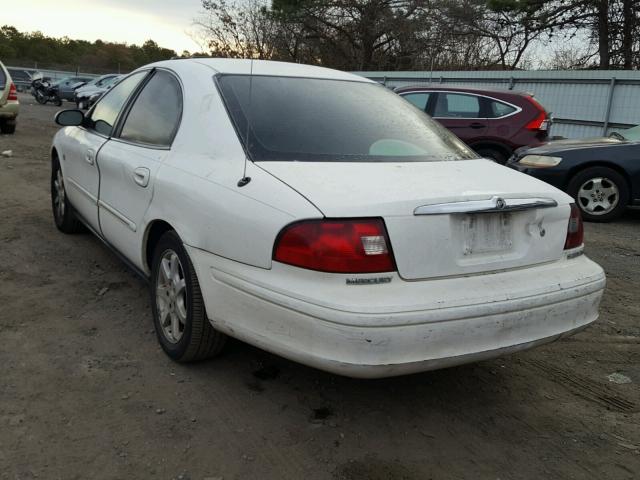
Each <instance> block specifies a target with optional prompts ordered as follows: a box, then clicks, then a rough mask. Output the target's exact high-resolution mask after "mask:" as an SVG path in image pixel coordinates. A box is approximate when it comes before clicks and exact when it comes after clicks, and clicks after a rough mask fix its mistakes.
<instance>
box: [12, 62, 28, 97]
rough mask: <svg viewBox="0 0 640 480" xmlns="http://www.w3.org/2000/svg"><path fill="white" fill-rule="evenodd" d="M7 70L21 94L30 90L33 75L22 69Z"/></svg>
mask: <svg viewBox="0 0 640 480" xmlns="http://www.w3.org/2000/svg"><path fill="white" fill-rule="evenodd" d="M7 70H8V72H9V75H11V78H12V79H13V83H14V84H15V85H16V88H17V89H18V91H19V92H24V91H26V90H28V89H29V87H30V86H31V74H30V73H29V72H27V71H26V70H22V69H20V68H7Z"/></svg>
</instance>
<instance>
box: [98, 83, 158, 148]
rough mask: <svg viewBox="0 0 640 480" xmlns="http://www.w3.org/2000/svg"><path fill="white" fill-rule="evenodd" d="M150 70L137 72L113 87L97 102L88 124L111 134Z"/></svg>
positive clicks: (105, 133)
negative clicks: (125, 107) (132, 95)
mask: <svg viewBox="0 0 640 480" xmlns="http://www.w3.org/2000/svg"><path fill="white" fill-rule="evenodd" d="M147 73H148V72H137V73H134V74H133V75H131V76H129V77H127V78H126V79H124V80H123V81H122V82H120V83H119V84H118V85H117V86H115V87H113V88H112V89H111V90H110V91H109V93H107V94H106V95H105V96H104V97H102V99H100V101H99V102H98V103H97V104H96V106H95V107H94V109H93V111H92V112H91V115H90V116H89V119H88V126H89V128H92V129H93V130H95V131H96V132H98V133H101V134H102V135H106V136H109V135H111V132H112V130H113V126H114V125H115V123H116V119H117V118H118V114H119V113H120V110H122V107H123V106H124V104H125V102H126V101H127V99H128V98H129V96H130V95H131V93H133V91H134V90H135V89H136V87H137V86H138V84H139V83H140V82H141V81H142V79H143V78H144V77H146V76H147Z"/></svg>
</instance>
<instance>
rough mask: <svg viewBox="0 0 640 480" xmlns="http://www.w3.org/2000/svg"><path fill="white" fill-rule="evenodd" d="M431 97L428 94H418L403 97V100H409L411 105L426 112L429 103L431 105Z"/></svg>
mask: <svg viewBox="0 0 640 480" xmlns="http://www.w3.org/2000/svg"><path fill="white" fill-rule="evenodd" d="M429 95H431V94H430V93H427V92H416V93H407V94H405V95H402V98H404V99H405V100H409V102H410V103H413V104H414V105H415V106H416V107H418V108H419V109H420V110H423V111H424V110H426V108H427V103H429Z"/></svg>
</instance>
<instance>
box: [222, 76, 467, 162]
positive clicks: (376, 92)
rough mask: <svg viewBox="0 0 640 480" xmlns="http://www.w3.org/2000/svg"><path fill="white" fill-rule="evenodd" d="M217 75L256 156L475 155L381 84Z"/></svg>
mask: <svg viewBox="0 0 640 480" xmlns="http://www.w3.org/2000/svg"><path fill="white" fill-rule="evenodd" d="M251 78H252V80H251V81H250V79H251ZM218 82H219V85H220V89H221V92H222V95H223V97H224V101H225V103H226V105H227V109H228V111H229V114H230V115H231V117H232V120H233V122H234V124H235V127H236V130H237V132H238V135H239V137H240V138H241V140H242V141H243V143H244V145H245V148H246V150H247V153H248V154H249V156H250V157H251V159H252V160H254V161H282V160H289V161H313V162H318V161H320V162H358V161H360V162H408V161H413V162H429V161H443V160H464V159H470V158H477V155H476V154H475V153H473V152H472V151H471V150H470V149H469V148H468V147H467V146H466V145H464V143H462V142H461V141H460V140H459V139H458V138H457V137H455V136H454V135H452V134H451V133H449V132H448V131H447V130H445V129H444V128H443V127H441V126H440V125H439V124H438V123H436V122H434V121H433V120H431V119H430V118H429V117H428V116H427V115H426V114H425V113H424V112H421V111H420V110H419V109H417V108H416V107H414V106H413V105H411V104H410V103H409V102H406V101H405V100H403V99H402V98H401V97H399V96H398V95H396V94H395V93H393V92H391V91H390V90H388V89H386V88H385V87H383V86H381V85H378V84H374V83H365V82H352V81H342V80H326V79H314V78H291V77H275V76H259V75H254V76H253V77H250V76H248V75H222V76H220V77H219V78H218ZM247 120H248V121H249V125H248V126H247Z"/></svg>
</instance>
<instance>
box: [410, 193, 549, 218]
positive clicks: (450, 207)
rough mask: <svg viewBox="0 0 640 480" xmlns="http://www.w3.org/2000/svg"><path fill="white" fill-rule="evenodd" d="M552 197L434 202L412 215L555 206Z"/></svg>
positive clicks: (486, 211) (501, 210) (418, 208)
mask: <svg viewBox="0 0 640 480" xmlns="http://www.w3.org/2000/svg"><path fill="white" fill-rule="evenodd" d="M557 206H558V202H556V201H555V200H553V199H552V198H502V197H498V196H493V197H491V198H490V199H489V200H468V201H464V202H449V203H436V204H433V205H422V206H420V207H417V208H416V209H415V210H414V211H413V214H414V215H446V214H450V213H490V212H514V211H519V210H531V209H534V208H550V207H557Z"/></svg>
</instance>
